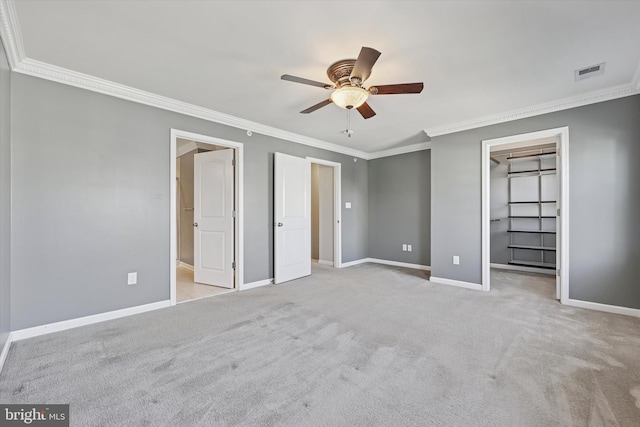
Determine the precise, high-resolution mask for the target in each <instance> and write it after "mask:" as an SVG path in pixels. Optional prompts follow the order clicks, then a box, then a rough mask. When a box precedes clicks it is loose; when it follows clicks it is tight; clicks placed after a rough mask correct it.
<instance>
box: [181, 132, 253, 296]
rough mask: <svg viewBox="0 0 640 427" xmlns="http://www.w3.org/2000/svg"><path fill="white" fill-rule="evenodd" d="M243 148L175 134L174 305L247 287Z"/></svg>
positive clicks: (183, 133)
mask: <svg viewBox="0 0 640 427" xmlns="http://www.w3.org/2000/svg"><path fill="white" fill-rule="evenodd" d="M242 159H243V153H242V144H240V143H235V142H231V141H226V140H221V139H217V138H213V137H208V136H204V135H197V134H193V133H190V132H185V131H178V130H175V129H172V130H171V168H170V176H171V183H172V184H171V228H170V237H171V238H170V245H171V246H170V248H171V249H170V254H171V259H170V261H171V264H170V280H169V286H170V288H169V294H170V300H171V304H172V305H173V304H176V303H179V302H185V301H191V300H195V299H199V298H204V297H209V296H213V295H219V294H223V293H227V292H231V291H235V290H238V289H241V287H242V283H243V282H242V280H243V274H242V266H243V262H242V261H243V257H242V247H241V246H242V175H241V168H242Z"/></svg>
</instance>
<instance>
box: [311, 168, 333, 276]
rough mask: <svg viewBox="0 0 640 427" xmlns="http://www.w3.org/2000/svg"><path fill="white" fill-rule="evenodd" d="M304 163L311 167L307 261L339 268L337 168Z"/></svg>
mask: <svg viewBox="0 0 640 427" xmlns="http://www.w3.org/2000/svg"><path fill="white" fill-rule="evenodd" d="M308 159H309V161H310V163H311V239H310V241H311V261H312V262H313V263H317V264H320V265H328V266H332V267H335V268H339V267H340V263H341V261H340V260H341V242H340V226H341V224H340V203H341V202H340V198H341V197H340V180H341V177H340V164H339V163H335V162H330V161H327V160H321V159H313V158H308Z"/></svg>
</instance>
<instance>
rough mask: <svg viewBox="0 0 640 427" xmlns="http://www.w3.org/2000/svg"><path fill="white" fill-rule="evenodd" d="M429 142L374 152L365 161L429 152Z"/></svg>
mask: <svg viewBox="0 0 640 427" xmlns="http://www.w3.org/2000/svg"><path fill="white" fill-rule="evenodd" d="M430 149H431V143H430V142H420V143H418V144H412V145H405V146H404V147H397V148H390V149H388V150H381V151H376V152H374V153H370V154H369V158H368V159H367V160H373V159H380V158H382V157H389V156H397V155H399V154H406V153H413V152H415V151H423V150H430Z"/></svg>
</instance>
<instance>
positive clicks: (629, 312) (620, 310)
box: [563, 298, 640, 317]
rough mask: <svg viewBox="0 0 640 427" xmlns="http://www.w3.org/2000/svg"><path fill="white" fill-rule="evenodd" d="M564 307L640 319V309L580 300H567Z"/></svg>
mask: <svg viewBox="0 0 640 427" xmlns="http://www.w3.org/2000/svg"><path fill="white" fill-rule="evenodd" d="M563 304H564V305H568V306H571V307H578V308H586V309H589V310H597V311H604V312H607V313H613V314H622V315H624V316H631V317H640V309H638V308H630V307H620V306H617V305H608V304H600V303H598V302H590V301H582V300H578V299H571V298H569V299H567V300H566V301H563Z"/></svg>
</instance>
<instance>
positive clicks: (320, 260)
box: [318, 259, 333, 267]
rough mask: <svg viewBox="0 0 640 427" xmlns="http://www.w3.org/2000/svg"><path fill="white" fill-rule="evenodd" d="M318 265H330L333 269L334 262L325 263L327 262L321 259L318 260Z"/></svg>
mask: <svg viewBox="0 0 640 427" xmlns="http://www.w3.org/2000/svg"><path fill="white" fill-rule="evenodd" d="M318 264H321V265H330V266H331V267H333V261H325V260H323V259H319V260H318Z"/></svg>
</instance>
